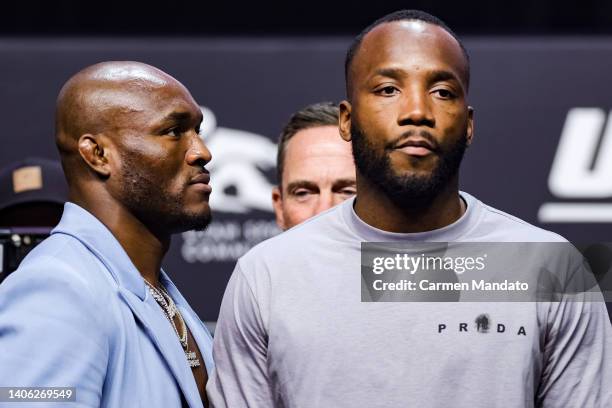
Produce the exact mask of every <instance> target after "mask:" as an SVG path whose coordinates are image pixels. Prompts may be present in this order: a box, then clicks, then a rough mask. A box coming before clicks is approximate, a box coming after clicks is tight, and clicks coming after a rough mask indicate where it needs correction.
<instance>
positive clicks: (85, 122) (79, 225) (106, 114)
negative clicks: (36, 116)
mask: <svg viewBox="0 0 612 408" xmlns="http://www.w3.org/2000/svg"><path fill="white" fill-rule="evenodd" d="M201 122H202V113H201V111H200V108H199V106H198V104H197V103H196V102H195V101H194V99H193V97H192V96H191V94H190V93H189V91H188V90H187V89H186V88H185V87H184V86H183V85H182V84H181V83H179V82H178V81H177V80H176V79H174V78H172V77H171V76H169V75H168V74H166V73H164V72H162V71H160V70H159V69H157V68H154V67H152V66H149V65H145V64H142V63H137V62H106V63H101V64H97V65H93V66H90V67H88V68H85V69H84V70H82V71H80V72H79V73H77V74H76V75H74V76H73V77H72V78H70V80H69V81H68V82H67V83H66V84H65V85H64V86H63V88H62V90H61V91H60V94H59V97H58V99H57V111H56V143H57V146H58V148H59V151H60V155H61V158H62V166H63V168H64V173H65V175H66V179H67V181H68V185H69V189H70V202H68V203H67V204H66V205H65V207H64V213H63V216H62V220H61V221H60V223H59V225H58V226H57V227H56V228H55V229H54V230H53V231H52V233H51V236H50V237H49V238H48V239H46V240H45V241H43V242H42V243H41V244H40V245H39V246H38V247H36V248H35V249H34V250H33V251H32V252H31V253H30V254H29V255H28V257H27V258H26V259H25V260H24V261H23V263H22V264H21V265H20V267H19V268H18V269H17V271H15V272H14V273H13V274H12V275H11V276H9V278H8V279H6V281H5V282H4V283H3V284H2V286H0V350H1V352H0V386H3V387H18V388H20V389H22V388H24V387H74V391H73V392H72V393H70V394H71V395H70V398H75V401H76V402H77V403H76V404H74V405H72V404H70V406H79V407H100V406H101V407H137V406H142V407H160V408H161V407H164V408H165V407H180V406H189V407H203V406H204V405H205V401H204V400H205V393H204V385H205V383H206V379H207V377H208V375H207V370H210V369H212V356H211V336H210V334H209V333H208V332H207V330H206V328H205V327H204V325H203V324H202V322H201V321H200V320H199V318H198V317H197V315H196V314H195V313H194V311H193V310H192V309H191V308H190V307H189V305H188V304H187V302H186V301H185V299H184V298H183V297H182V296H181V294H180V293H179V291H178V290H177V288H176V287H175V286H174V284H173V283H172V281H171V280H170V278H169V277H168V276H167V275H166V274H165V273H164V271H163V270H162V269H161V262H162V259H163V257H164V254H165V253H166V252H167V250H168V247H169V245H170V236H171V234H173V233H176V232H181V231H186V230H190V229H202V228H204V227H206V225H207V224H208V223H209V221H210V208H209V206H208V198H209V195H210V193H211V188H210V186H209V185H208V182H209V174H208V171H207V170H206V168H205V165H206V163H208V162H209V161H210V160H211V155H210V152H209V151H208V150H207V148H206V146H205V145H204V143H203V142H202V140H201V139H200V137H199V127H200V123H201ZM68 394H69V393H68V392H64V393H63V394H59V395H62V396H63V397H60V396H58V397H57V398H55V397H53V398H52V400H53V401H60V402H61V401H66V398H67V395H68ZM13 395H14V394H13ZM0 398H1V396H0ZM37 406H42V405H38V404H37Z"/></svg>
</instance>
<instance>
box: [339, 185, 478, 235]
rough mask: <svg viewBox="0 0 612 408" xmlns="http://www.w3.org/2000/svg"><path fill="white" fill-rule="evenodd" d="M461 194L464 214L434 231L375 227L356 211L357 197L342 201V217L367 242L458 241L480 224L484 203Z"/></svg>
mask: <svg viewBox="0 0 612 408" xmlns="http://www.w3.org/2000/svg"><path fill="white" fill-rule="evenodd" d="M459 195H460V196H461V198H463V200H464V201H465V203H466V204H467V208H466V211H465V213H463V215H462V216H461V217H459V219H458V220H457V221H455V222H453V223H452V224H449V225H447V226H445V227H442V228H439V229H435V230H432V231H425V232H413V233H399V232H389V231H383V230H381V229H378V228H375V227H373V226H371V225H369V224H367V223H366V222H364V221H363V220H362V219H361V218H359V216H358V215H357V213H356V212H355V209H354V204H355V197H353V198H351V199H349V200H346V201H345V202H344V203H342V218H343V219H344V222H345V223H346V225H347V226H348V227H349V229H350V230H351V231H352V232H353V233H355V234H356V235H357V236H358V237H359V238H361V240H362V241H366V242H385V241H438V242H451V241H457V240H459V239H460V238H461V237H463V236H465V235H466V234H467V233H468V232H469V231H470V230H472V229H473V228H474V227H475V226H476V225H477V224H478V221H479V219H480V216H481V215H482V211H483V204H482V203H481V202H480V201H479V200H478V199H476V198H475V197H473V196H471V195H469V194H467V193H465V192H463V191H460V192H459Z"/></svg>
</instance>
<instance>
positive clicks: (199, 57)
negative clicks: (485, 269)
mask: <svg viewBox="0 0 612 408" xmlns="http://www.w3.org/2000/svg"><path fill="white" fill-rule="evenodd" d="M350 41H351V39H350V38H346V37H333V38H324V37H309V38H293V37H292V38H269V37H266V38H260V39H253V38H249V39H241V38H172V39H160V38H142V39H136V38H107V39H102V38H95V39H94V38H89V39H88V38H55V39H49V38H45V39H37V38H21V39H19V38H11V39H1V40H0V90H1V93H2V117H3V120H4V122H3V123H4V125H3V135H2V136H1V141H2V148H1V149H0V166H5V165H6V164H8V163H9V162H11V161H15V160H17V159H20V158H23V157H27V156H38V157H45V158H53V159H58V154H57V152H56V149H55V145H54V140H53V137H54V136H53V133H54V119H53V115H54V105H55V98H56V96H57V93H58V91H59V89H60V88H61V86H62V84H63V83H64V82H65V81H66V80H67V79H68V78H69V77H70V76H71V75H72V74H74V73H75V72H77V71H78V70H80V69H81V68H83V67H85V66H87V65H90V64H93V63H96V62H100V61H106V60H136V61H142V62H146V63H149V64H152V65H154V66H157V67H159V68H160V69H162V70H164V71H166V72H168V73H170V74H171V75H173V76H175V77H176V78H177V79H178V80H180V81H181V82H183V83H184V84H185V85H186V86H187V88H188V89H190V91H191V93H192V94H193V96H194V97H195V99H196V100H197V101H198V103H199V104H200V105H201V106H202V109H203V111H204V123H203V127H202V128H203V136H204V137H205V140H206V143H207V144H208V147H209V148H210V150H211V151H212V154H213V161H212V162H211V164H210V165H209V169H210V171H211V178H212V181H211V185H212V186H213V193H212V196H211V206H212V208H213V216H214V221H213V222H212V223H211V225H210V227H209V228H208V230H206V231H204V232H187V233H184V234H182V235H178V236H176V237H175V238H174V240H173V242H172V248H171V250H170V253H169V254H168V256H167V259H166V262H165V266H164V267H165V270H166V271H167V272H168V273H169V274H170V275H171V276H172V277H173V279H174V280H175V282H176V284H177V286H178V287H179V288H180V290H181V291H182V292H183V294H184V295H185V297H186V298H187V299H188V300H189V302H190V303H191V305H192V306H193V307H194V309H195V310H196V312H198V313H199V314H200V317H201V318H202V319H203V320H206V321H214V320H216V318H217V315H218V311H219V305H220V302H221V297H222V295H223V291H224V288H225V285H226V283H227V280H228V279H229V276H230V274H231V272H232V270H233V267H234V265H235V263H236V260H237V258H239V257H240V256H241V255H242V254H243V253H244V252H245V251H247V250H248V249H249V248H250V247H252V246H253V245H255V244H257V243H258V242H260V241H262V240H264V239H267V238H269V237H271V236H273V235H275V234H277V233H278V232H279V231H278V229H277V228H276V226H275V223H274V218H273V213H272V205H271V191H270V190H271V188H272V186H273V185H274V183H275V179H274V167H275V158H276V139H277V137H278V135H279V133H280V129H281V128H282V126H283V124H284V123H285V122H286V121H287V119H288V118H289V116H290V115H291V113H292V112H294V111H296V110H297V109H300V108H301V107H303V106H305V105H307V104H310V103H313V102H318V101H325V100H329V101H335V102H338V101H340V100H342V99H343V98H344V74H343V72H344V68H343V67H344V54H345V51H346V48H347V47H348V44H349V43H350ZM465 44H466V46H467V49H468V50H469V52H470V54H471V69H472V82H471V89H470V93H469V97H468V99H469V103H470V104H471V105H472V106H473V107H474V109H475V115H474V118H475V139H474V143H473V145H472V146H471V147H470V148H469V149H468V150H467V153H466V158H465V161H464V165H463V167H462V174H461V188H462V190H465V191H467V192H469V193H471V194H473V195H475V196H476V197H478V198H479V199H481V200H482V201H484V202H485V203H487V204H489V205H491V206H493V207H496V208H498V209H500V210H503V211H506V212H508V213H510V214H512V215H515V216H517V217H520V218H522V219H524V220H525V221H527V222H530V223H533V224H536V225H540V226H542V227H543V228H546V229H550V230H553V231H556V232H558V233H560V234H562V235H563V236H565V237H566V238H568V239H570V240H573V241H583V242H597V241H599V242H610V241H612V239H611V237H612V121H611V120H608V116H609V111H610V108H611V107H612V96H610V95H612V82H611V81H609V80H608V79H609V72H608V71H609V67H610V66H612V41H611V39H610V38H602V37H597V38H586V37H581V38H558V37H556V38H543V37H535V38H528V37H521V38H508V37H504V38H495V37H486V38H470V37H468V38H466V39H465ZM608 91H610V92H608ZM304 244H305V245H307V243H304ZM356 273H359V271H356Z"/></svg>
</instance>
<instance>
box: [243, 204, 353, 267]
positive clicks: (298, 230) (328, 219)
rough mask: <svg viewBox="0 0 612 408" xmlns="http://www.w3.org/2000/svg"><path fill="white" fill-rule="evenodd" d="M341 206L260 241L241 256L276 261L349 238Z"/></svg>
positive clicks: (246, 258) (249, 258)
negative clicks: (273, 259) (272, 258)
mask: <svg viewBox="0 0 612 408" xmlns="http://www.w3.org/2000/svg"><path fill="white" fill-rule="evenodd" d="M342 206H343V204H340V205H337V206H335V207H332V208H330V209H329V210H327V211H324V212H322V213H320V214H318V215H316V216H314V217H312V218H310V219H308V220H306V221H304V222H302V223H301V224H299V225H296V226H294V227H292V228H290V229H288V230H287V231H284V232H281V233H280V234H278V235H276V236H274V237H272V238H270V239H267V240H265V241H263V242H260V243H259V244H257V245H256V246H254V247H253V248H251V249H250V250H249V251H248V252H247V253H246V254H245V255H243V257H242V258H241V259H242V260H244V261H246V262H249V261H253V260H255V259H261V258H264V259H265V258H269V257H274V258H275V259H276V260H281V259H283V258H286V257H290V258H295V257H296V256H298V255H300V254H304V252H305V250H307V249H309V248H317V247H320V245H327V244H330V245H331V244H333V243H335V244H337V243H339V242H341V241H343V240H345V239H347V238H349V235H348V230H347V229H346V226H345V225H344V222H343V220H342Z"/></svg>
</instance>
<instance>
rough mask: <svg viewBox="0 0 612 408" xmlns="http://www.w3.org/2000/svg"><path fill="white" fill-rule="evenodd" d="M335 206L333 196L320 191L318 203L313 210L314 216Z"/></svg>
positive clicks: (328, 192) (330, 193)
mask: <svg viewBox="0 0 612 408" xmlns="http://www.w3.org/2000/svg"><path fill="white" fill-rule="evenodd" d="M334 205H335V203H334V194H333V193H332V192H331V191H321V193H320V194H319V201H318V202H317V206H316V209H315V214H319V213H320V212H323V211H325V210H327V209H329V208H331V207H333V206H334Z"/></svg>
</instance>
